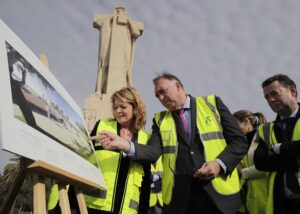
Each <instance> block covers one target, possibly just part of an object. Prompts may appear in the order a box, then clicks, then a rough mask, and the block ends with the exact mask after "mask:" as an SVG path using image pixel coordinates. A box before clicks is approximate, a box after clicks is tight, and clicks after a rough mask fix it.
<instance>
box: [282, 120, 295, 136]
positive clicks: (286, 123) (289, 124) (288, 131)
mask: <svg viewBox="0 0 300 214" xmlns="http://www.w3.org/2000/svg"><path fill="white" fill-rule="evenodd" d="M294 123H295V118H294V117H289V118H285V119H283V120H282V126H283V129H284V138H285V139H284V141H290V140H291V138H292V134H293V127H294Z"/></svg>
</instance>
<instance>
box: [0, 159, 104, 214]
mask: <svg viewBox="0 0 300 214" xmlns="http://www.w3.org/2000/svg"><path fill="white" fill-rule="evenodd" d="M30 163H31V164H30ZM26 166H27V167H26ZM28 172H30V173H33V174H34V184H33V212H34V214H46V213H47V208H46V191H45V178H51V179H55V180H57V181H58V183H59V184H58V188H59V205H60V208H61V213H62V214H70V213H71V210H70V205H69V198H68V193H67V189H66V185H67V184H70V185H73V186H74V187H75V192H76V198H77V202H78V206H79V210H80V213H82V214H88V212H87V208H86V204H85V200H84V196H83V193H82V190H85V189H89V190H90V189H99V188H100V185H98V184H96V183H93V182H90V181H88V180H85V179H83V178H81V177H79V176H77V175H74V174H72V173H68V172H66V171H64V170H61V169H59V168H57V167H55V166H52V165H50V164H47V163H45V162H43V161H35V162H33V163H32V161H30V160H28V159H26V158H23V157H22V158H21V169H20V172H19V176H18V178H17V180H16V182H15V185H14V186H13V187H12V188H11V189H10V191H9V193H8V196H7V198H6V200H5V201H4V203H3V206H2V207H1V209H0V213H3V214H4V213H10V210H11V207H12V205H13V203H14V200H15V198H16V196H17V194H18V192H19V190H20V188H21V186H22V183H23V181H24V179H25V177H26V174H27V173H28Z"/></svg>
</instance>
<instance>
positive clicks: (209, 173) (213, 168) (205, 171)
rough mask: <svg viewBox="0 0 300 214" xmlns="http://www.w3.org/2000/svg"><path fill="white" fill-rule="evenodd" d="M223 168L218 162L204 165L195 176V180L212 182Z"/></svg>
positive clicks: (214, 161)
mask: <svg viewBox="0 0 300 214" xmlns="http://www.w3.org/2000/svg"><path fill="white" fill-rule="evenodd" d="M220 170H221V167H220V165H219V163H218V162H217V161H216V160H213V161H209V162H206V163H204V164H203V165H202V166H201V167H200V168H199V169H198V170H197V171H196V172H195V174H194V177H195V178H198V179H201V180H212V179H214V178H215V177H216V176H217V175H219V173H220Z"/></svg>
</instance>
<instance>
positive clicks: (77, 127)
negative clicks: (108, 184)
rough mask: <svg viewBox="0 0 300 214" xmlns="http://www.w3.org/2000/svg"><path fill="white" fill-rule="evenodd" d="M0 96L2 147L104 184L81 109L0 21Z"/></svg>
mask: <svg viewBox="0 0 300 214" xmlns="http://www.w3.org/2000/svg"><path fill="white" fill-rule="evenodd" d="M66 60H67V59H66ZM53 63H55V62H53ZM61 72H67V71H61ZM70 78H71V75H70ZM74 84H76V83H74ZM77 84H80V83H77ZM0 99H1V101H0V142H1V148H2V149H4V150H6V151H9V152H12V153H15V154H18V155H21V156H23V157H26V158H29V159H32V160H41V161H44V162H46V163H48V164H51V165H53V166H56V167H58V168H61V169H62V170H64V171H67V172H70V173H73V174H75V175H78V176H80V177H82V178H84V179H87V180H89V181H91V182H95V183H97V184H100V185H101V186H102V187H104V188H105V183H104V179H103V177H102V173H101V170H100V169H99V168H98V166H97V163H96V161H95V152H94V150H93V147H92V144H91V142H90V141H89V139H88V132H87V128H86V124H85V121H84V119H83V116H82V113H81V109H80V108H79V107H78V105H77V104H76V103H75V101H74V100H73V99H72V98H71V96H70V95H69V94H68V93H67V91H66V90H65V89H64V88H63V86H62V85H61V84H60V83H59V81H58V80H57V79H56V78H55V77H54V75H53V74H52V72H51V71H49V70H48V68H46V67H45V65H43V63H42V62H41V61H40V60H39V59H38V58H37V57H36V56H35V55H34V54H33V53H32V51H31V50H30V49H29V48H28V47H27V46H26V45H25V44H24V43H23V42H22V40H21V39H20V38H19V37H18V36H17V35H16V34H15V33H14V32H13V31H12V30H11V29H9V27H8V26H7V25H6V24H5V23H4V22H3V21H2V20H1V19H0ZM88 160H93V161H92V162H93V163H94V164H91V162H90V161H88Z"/></svg>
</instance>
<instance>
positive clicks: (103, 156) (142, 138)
mask: <svg viewBox="0 0 300 214" xmlns="http://www.w3.org/2000/svg"><path fill="white" fill-rule="evenodd" d="M104 130H105V131H111V132H113V133H115V134H117V122H116V120H101V121H100V123H99V125H98V128H97V133H98V132H100V131H104ZM149 137H150V135H149V134H148V133H146V132H145V131H143V130H140V131H139V132H138V139H137V143H139V144H143V145H145V144H147V141H148V139H149ZM96 158H97V160H98V163H99V165H100V169H101V171H102V174H103V177H104V180H105V183H106V187H107V191H106V193H105V194H103V197H99V198H95V197H92V196H87V195H85V200H86V205H87V207H89V208H93V209H98V210H105V211H112V210H113V206H114V202H113V200H114V195H115V191H116V189H115V188H116V181H117V179H118V171H119V162H120V159H121V158H122V153H118V152H112V151H108V150H98V151H96ZM143 175H144V170H143V166H142V165H141V164H139V163H136V162H134V161H131V163H130V166H129V173H128V177H127V179H126V184H125V191H124V196H123V200H122V204H121V208H120V213H137V212H138V205H139V198H140V188H141V184H142V179H143Z"/></svg>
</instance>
